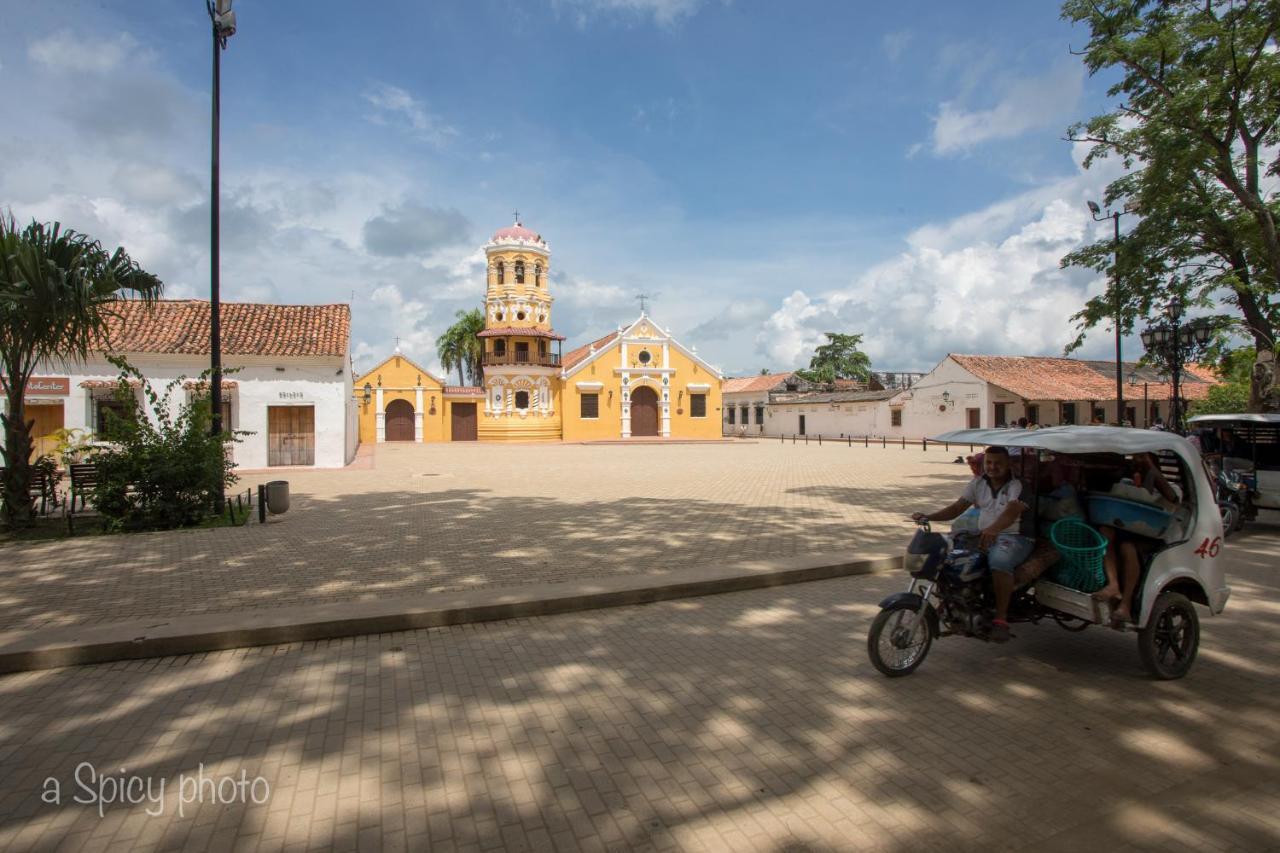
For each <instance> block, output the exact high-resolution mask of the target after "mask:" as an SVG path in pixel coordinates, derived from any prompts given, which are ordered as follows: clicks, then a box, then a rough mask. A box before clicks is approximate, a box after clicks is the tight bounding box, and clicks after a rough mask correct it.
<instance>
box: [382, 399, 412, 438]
mask: <svg viewBox="0 0 1280 853" xmlns="http://www.w3.org/2000/svg"><path fill="white" fill-rule="evenodd" d="M415 437H416V436H415V435H414V429H413V404H412V403H410V402H409V401H408V400H392V401H391V402H390V403H388V404H387V441H413V440H414V438H415Z"/></svg>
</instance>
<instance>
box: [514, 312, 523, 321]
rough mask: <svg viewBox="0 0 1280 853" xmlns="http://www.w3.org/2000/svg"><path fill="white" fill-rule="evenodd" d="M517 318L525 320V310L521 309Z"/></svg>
mask: <svg viewBox="0 0 1280 853" xmlns="http://www.w3.org/2000/svg"><path fill="white" fill-rule="evenodd" d="M516 319H517V320H523V319H524V312H523V311H521V312H520V313H519V314H516Z"/></svg>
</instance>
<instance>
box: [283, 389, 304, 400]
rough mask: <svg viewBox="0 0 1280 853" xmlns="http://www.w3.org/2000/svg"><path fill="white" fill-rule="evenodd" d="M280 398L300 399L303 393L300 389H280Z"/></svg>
mask: <svg viewBox="0 0 1280 853" xmlns="http://www.w3.org/2000/svg"><path fill="white" fill-rule="evenodd" d="M279 394H280V399H281V400H301V399H302V398H303V397H304V396H305V395H304V394H303V393H302V392H301V391H280V392H279Z"/></svg>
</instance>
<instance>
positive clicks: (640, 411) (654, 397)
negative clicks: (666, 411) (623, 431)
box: [631, 387, 658, 436]
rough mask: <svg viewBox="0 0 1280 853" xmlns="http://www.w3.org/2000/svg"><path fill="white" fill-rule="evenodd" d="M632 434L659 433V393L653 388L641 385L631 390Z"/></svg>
mask: <svg viewBox="0 0 1280 853" xmlns="http://www.w3.org/2000/svg"><path fill="white" fill-rule="evenodd" d="M631 434H632V435H633V436H656V435H657V434H658V394H657V392H656V391H654V390H653V389H652V388H643V387H641V388H637V389H636V390H634V391H632V392H631Z"/></svg>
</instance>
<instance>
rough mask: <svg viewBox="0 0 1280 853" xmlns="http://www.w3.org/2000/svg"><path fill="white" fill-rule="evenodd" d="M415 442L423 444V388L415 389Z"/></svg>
mask: <svg viewBox="0 0 1280 853" xmlns="http://www.w3.org/2000/svg"><path fill="white" fill-rule="evenodd" d="M413 392H414V406H413V440H414V441H416V442H418V444H422V386H421V385H419V386H418V387H417V388H414V389H413Z"/></svg>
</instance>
